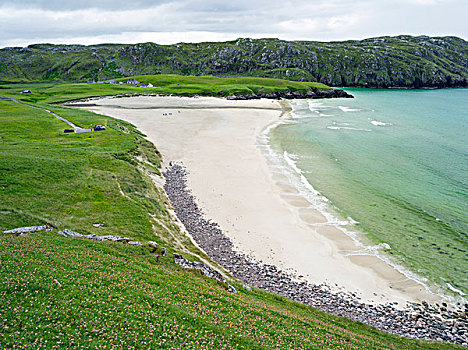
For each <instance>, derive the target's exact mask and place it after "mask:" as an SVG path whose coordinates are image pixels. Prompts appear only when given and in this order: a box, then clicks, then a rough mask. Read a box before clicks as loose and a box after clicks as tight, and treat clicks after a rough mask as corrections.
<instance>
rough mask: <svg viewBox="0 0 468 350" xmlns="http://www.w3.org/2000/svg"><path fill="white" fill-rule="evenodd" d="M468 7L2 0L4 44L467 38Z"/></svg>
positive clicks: (276, 0) (323, 1) (445, 1)
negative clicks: (151, 37) (168, 37)
mask: <svg viewBox="0 0 468 350" xmlns="http://www.w3.org/2000/svg"><path fill="white" fill-rule="evenodd" d="M2 11H3V12H2ZM467 12H468V1H466V0H393V1H391V2H390V1H386V0H298V1H284V0H283V1H281V0H256V1H255V0H238V1H230V2H226V1H219V0H182V1H180V0H178V1H171V0H159V1H154V0H135V1H129V0H103V1H97V0H95V1H90V0H82V1H76V0H75V1H66V0H63V1H58V0H48V1H46V0H25V1H21V2H19V1H12V0H0V18H2V19H1V20H0V32H1V33H2V36H1V37H0V46H5V45H7V44H11V43H15V42H17V43H25V42H28V43H29V42H43V41H50V42H56V41H60V40H62V41H63V39H64V38H65V39H66V41H67V42H69V41H72V40H73V38H80V40H81V39H82V38H90V39H89V40H91V41H92V40H94V39H93V38H95V37H101V36H111V37H112V40H117V41H118V40H119V39H118V38H119V35H121V37H122V38H124V37H125V38H128V33H135V37H138V33H148V32H154V33H167V32H178V33H191V32H194V31H199V32H205V33H209V32H211V33H214V34H216V35H214V37H217V38H218V37H225V36H229V37H232V36H233V35H235V34H236V33H239V34H240V33H242V34H243V35H244V36H245V35H250V36H257V37H258V35H261V34H264V35H268V36H277V37H280V38H287V39H301V40H304V39H310V40H340V39H352V38H363V37H370V36H378V35H386V34H402V33H403V34H429V35H437V34H440V35H445V34H453V35H458V36H462V37H466V36H467V32H468V28H467V27H466V25H465V24H464V23H465V18H464V14H465V13H467ZM123 33H127V34H125V35H124V34H123ZM221 34H222V35H221ZM224 34H225V35H224ZM173 37H175V36H173ZM183 37H184V38H186V37H187V35H183ZM204 37H205V36H204Z"/></svg>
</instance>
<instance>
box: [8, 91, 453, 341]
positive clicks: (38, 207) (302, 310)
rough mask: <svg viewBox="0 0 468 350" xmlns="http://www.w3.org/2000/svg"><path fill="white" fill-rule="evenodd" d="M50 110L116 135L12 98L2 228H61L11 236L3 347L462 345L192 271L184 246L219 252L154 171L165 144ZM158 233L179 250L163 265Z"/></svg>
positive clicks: (79, 114)
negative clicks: (180, 220)
mask: <svg viewBox="0 0 468 350" xmlns="http://www.w3.org/2000/svg"><path fill="white" fill-rule="evenodd" d="M54 86H55V88H57V85H54ZM92 87H94V85H93V86H92ZM42 88H43V89H46V90H47V89H49V88H50V86H49V85H42ZM64 88H65V87H64ZM38 90H39V88H38ZM4 91H6V90H5V89H3V90H2V91H1V95H5V94H4V93H3V92H4ZM49 91H50V90H49ZM57 93H58V92H57ZM10 95H11V96H15V97H19V98H22V95H19V94H15V93H12V92H11V91H10ZM48 98H49V100H54V101H55V102H56V101H58V100H62V99H66V96H61V95H55V96H54V95H49V97H48ZM42 102H43V103H44V100H42ZM47 108H49V109H51V110H53V111H54V112H56V113H58V114H59V115H61V116H63V117H65V118H67V119H69V120H70V121H72V122H74V123H75V124H77V125H79V126H82V127H85V126H89V125H93V124H104V125H107V130H106V131H104V132H94V133H87V134H64V133H63V132H62V131H63V129H64V128H66V127H67V125H66V124H65V123H64V122H62V121H59V120H57V119H56V118H54V117H52V116H51V115H50V114H48V113H46V112H44V111H41V110H38V109H35V108H31V107H29V106H26V105H23V104H17V103H14V102H13V101H10V100H0V232H1V231H3V230H7V229H11V228H15V227H20V226H28V225H38V224H48V225H50V226H52V227H54V230H52V231H50V232H41V233H36V234H32V235H29V236H13V235H9V234H3V233H0V349H15V348H18V349H19V348H34V349H39V348H45V349H53V348H76V349H81V348H118V349H133V348H142V349H147V348H154V349H164V348H183V349H191V348H193V349H200V348H204V349H270V348H279V349H455V348H458V347H456V346H453V345H450V344H440V343H433V342H424V341H418V340H410V339H406V338H400V337H397V336H394V335H390V334H386V333H383V332H379V331H377V330H376V329H374V328H371V327H368V326H366V325H363V324H361V323H358V322H352V321H350V320H347V319H343V318H339V317H335V316H331V315H327V314H325V313H322V312H319V311H317V310H314V309H312V308H309V307H305V306H303V305H300V304H297V303H294V302H291V301H288V300H286V299H283V298H281V297H278V296H275V295H273V294H270V293H266V292H263V291H260V290H256V289H254V290H253V291H251V292H249V291H246V290H244V289H243V288H242V287H241V286H240V285H239V284H238V283H236V282H232V284H233V285H234V286H235V287H236V288H237V289H238V291H239V293H238V294H231V293H229V292H227V290H226V286H225V285H223V284H222V283H218V282H216V281H214V280H212V279H208V278H206V277H204V276H202V275H200V274H199V273H197V272H193V271H183V270H182V269H181V268H180V267H179V266H178V265H176V264H174V262H173V260H172V257H171V254H170V253H172V252H178V253H182V254H183V255H184V256H185V257H187V258H189V259H191V260H193V259H202V260H203V259H207V257H206V256H205V255H204V254H203V253H202V252H200V251H199V250H198V249H197V248H196V247H195V246H194V245H193V244H192V243H191V241H190V240H189V239H188V237H186V236H185V235H184V234H182V233H181V232H180V230H179V228H178V226H177V225H176V224H175V223H174V221H173V219H172V218H171V216H170V214H169V210H168V209H169V203H168V200H167V198H166V197H165V195H164V193H163V192H162V191H161V190H160V189H158V188H157V187H156V186H155V185H154V184H153V182H152V181H151V179H150V176H158V174H159V172H160V170H159V166H160V161H161V158H160V156H159V154H158V152H157V150H156V149H155V148H154V146H153V145H152V144H151V143H149V142H148V141H146V140H145V138H144V137H143V135H142V134H141V133H140V132H138V131H137V130H136V129H135V128H134V127H133V126H131V125H130V124H128V123H125V122H122V121H119V120H115V119H112V118H109V117H104V116H99V115H96V114H94V113H91V112H88V111H83V110H76V109H72V108H66V107H62V106H58V105H49V106H48V107H47ZM148 163H150V164H148ZM95 223H100V224H103V227H95V226H93V224H95ZM64 228H68V229H71V230H74V231H77V232H80V233H83V234H86V233H94V234H97V235H107V234H114V235H121V236H127V237H129V238H132V239H135V240H139V241H140V242H142V243H143V246H141V247H134V246H130V245H125V244H122V243H112V242H93V241H89V240H85V239H80V238H64V237H62V236H60V235H59V234H58V233H57V229H64ZM149 240H152V241H156V242H157V243H159V244H160V245H161V246H163V247H166V248H167V249H168V251H169V255H168V256H166V257H163V258H161V260H160V261H159V262H158V263H157V262H156V259H155V256H154V254H151V253H150V251H149V249H148V248H147V247H146V246H145V243H146V242H147V241H149Z"/></svg>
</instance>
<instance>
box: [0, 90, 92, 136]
mask: <svg viewBox="0 0 468 350" xmlns="http://www.w3.org/2000/svg"><path fill="white" fill-rule="evenodd" d="M0 99H1V100H11V101H13V102H16V103H18V104H22V105H25V106H28V107H31V108H37V109H41V110H43V111H45V112H47V113H49V114H51V115H53V116H54V117H55V118H57V119H59V120H61V121H63V122H65V123H67V124H68V125H70V126H71V127H72V128H73V130H75V133H77V134H81V133H84V132H93V131H94V130H93V129H86V128H81V127H79V126H78V125H75V124H73V123H72V122H71V121H69V120H67V119H65V118H63V117H61V116H59V115H58V114H57V113H54V112H52V111H50V110H48V109H47V108H44V107H39V106H34V105H30V104H29V103H24V102H20V101H18V100H17V99H15V98H13V97H5V96H0Z"/></svg>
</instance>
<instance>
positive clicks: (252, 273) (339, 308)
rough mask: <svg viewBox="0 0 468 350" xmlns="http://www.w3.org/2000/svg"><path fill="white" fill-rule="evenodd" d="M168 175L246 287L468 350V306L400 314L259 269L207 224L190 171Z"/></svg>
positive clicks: (174, 192) (191, 221) (218, 257)
mask: <svg viewBox="0 0 468 350" xmlns="http://www.w3.org/2000/svg"><path fill="white" fill-rule="evenodd" d="M163 175H164V177H165V179H166V182H165V185H164V189H165V190H166V193H167V195H168V197H169V199H170V200H171V202H172V204H173V207H174V210H175V212H176V214H177V217H178V218H179V220H180V221H181V222H182V223H183V224H184V226H185V227H186V229H187V231H188V232H189V233H190V234H191V235H192V237H193V238H194V239H195V241H196V242H197V244H198V245H199V246H200V247H201V248H202V249H203V250H204V251H205V252H206V253H207V254H208V255H209V256H210V258H211V259H213V260H214V261H216V262H217V263H219V264H220V265H221V266H223V268H225V269H226V270H227V271H229V272H230V273H231V274H232V275H233V276H234V277H235V278H237V279H239V280H241V281H242V282H243V283H246V284H248V285H251V286H254V287H257V288H261V289H264V290H267V291H270V292H273V293H276V294H279V295H281V296H284V297H286V298H289V299H291V300H294V301H298V302H300V303H303V304H306V305H310V306H312V307H314V308H317V309H319V310H322V311H325V312H328V313H332V314H335V315H338V316H343V317H347V318H350V319H352V320H356V321H361V322H364V323H366V324H368V325H370V326H374V327H376V328H378V329H380V330H382V331H386V332H390V333H394V334H398V335H401V336H406V337H412V338H424V339H431V340H438V341H446V342H451V343H455V344H461V345H464V346H468V319H467V316H466V315H467V312H468V304H465V305H458V306H457V308H456V310H449V309H448V308H447V305H446V304H445V303H442V305H437V304H436V305H429V304H427V303H425V302H423V303H422V304H410V305H409V306H408V307H407V308H406V309H404V310H399V309H396V308H395V307H394V305H391V304H385V305H370V304H365V303H362V302H361V301H360V300H359V297H357V296H356V295H354V294H348V293H343V292H333V291H332V290H331V288H330V287H329V286H327V285H325V284H321V285H313V284H310V283H306V282H299V281H297V280H295V279H294V276H292V275H291V274H289V273H287V272H285V271H282V270H280V269H278V268H277V267H275V266H273V265H265V264H260V263H258V262H256V261H254V260H253V259H252V258H250V257H249V256H247V255H245V254H243V253H241V252H238V251H235V249H234V247H233V244H232V242H231V241H230V239H229V238H228V237H226V236H225V235H224V234H223V232H222V231H221V229H220V227H219V226H218V224H216V223H214V222H212V221H211V220H209V219H206V218H205V217H204V215H203V213H202V212H201V210H200V209H199V208H198V205H197V204H196V202H195V198H194V197H193V195H192V194H191V191H190V190H189V189H188V188H187V186H186V175H187V171H186V169H185V168H183V166H181V165H179V164H174V165H172V166H170V167H169V168H167V169H166V171H165V172H164V174H163Z"/></svg>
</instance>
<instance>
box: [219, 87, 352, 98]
mask: <svg viewBox="0 0 468 350" xmlns="http://www.w3.org/2000/svg"><path fill="white" fill-rule="evenodd" d="M353 97H354V96H353V95H350V94H348V93H347V92H346V91H344V90H340V89H313V90H311V91H307V92H298V91H285V92H282V91H277V92H268V93H262V92H259V93H256V94H252V95H232V96H228V97H227V99H228V100H258V99H260V98H270V99H281V98H285V99H296V98H297V99H299V98H353Z"/></svg>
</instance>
